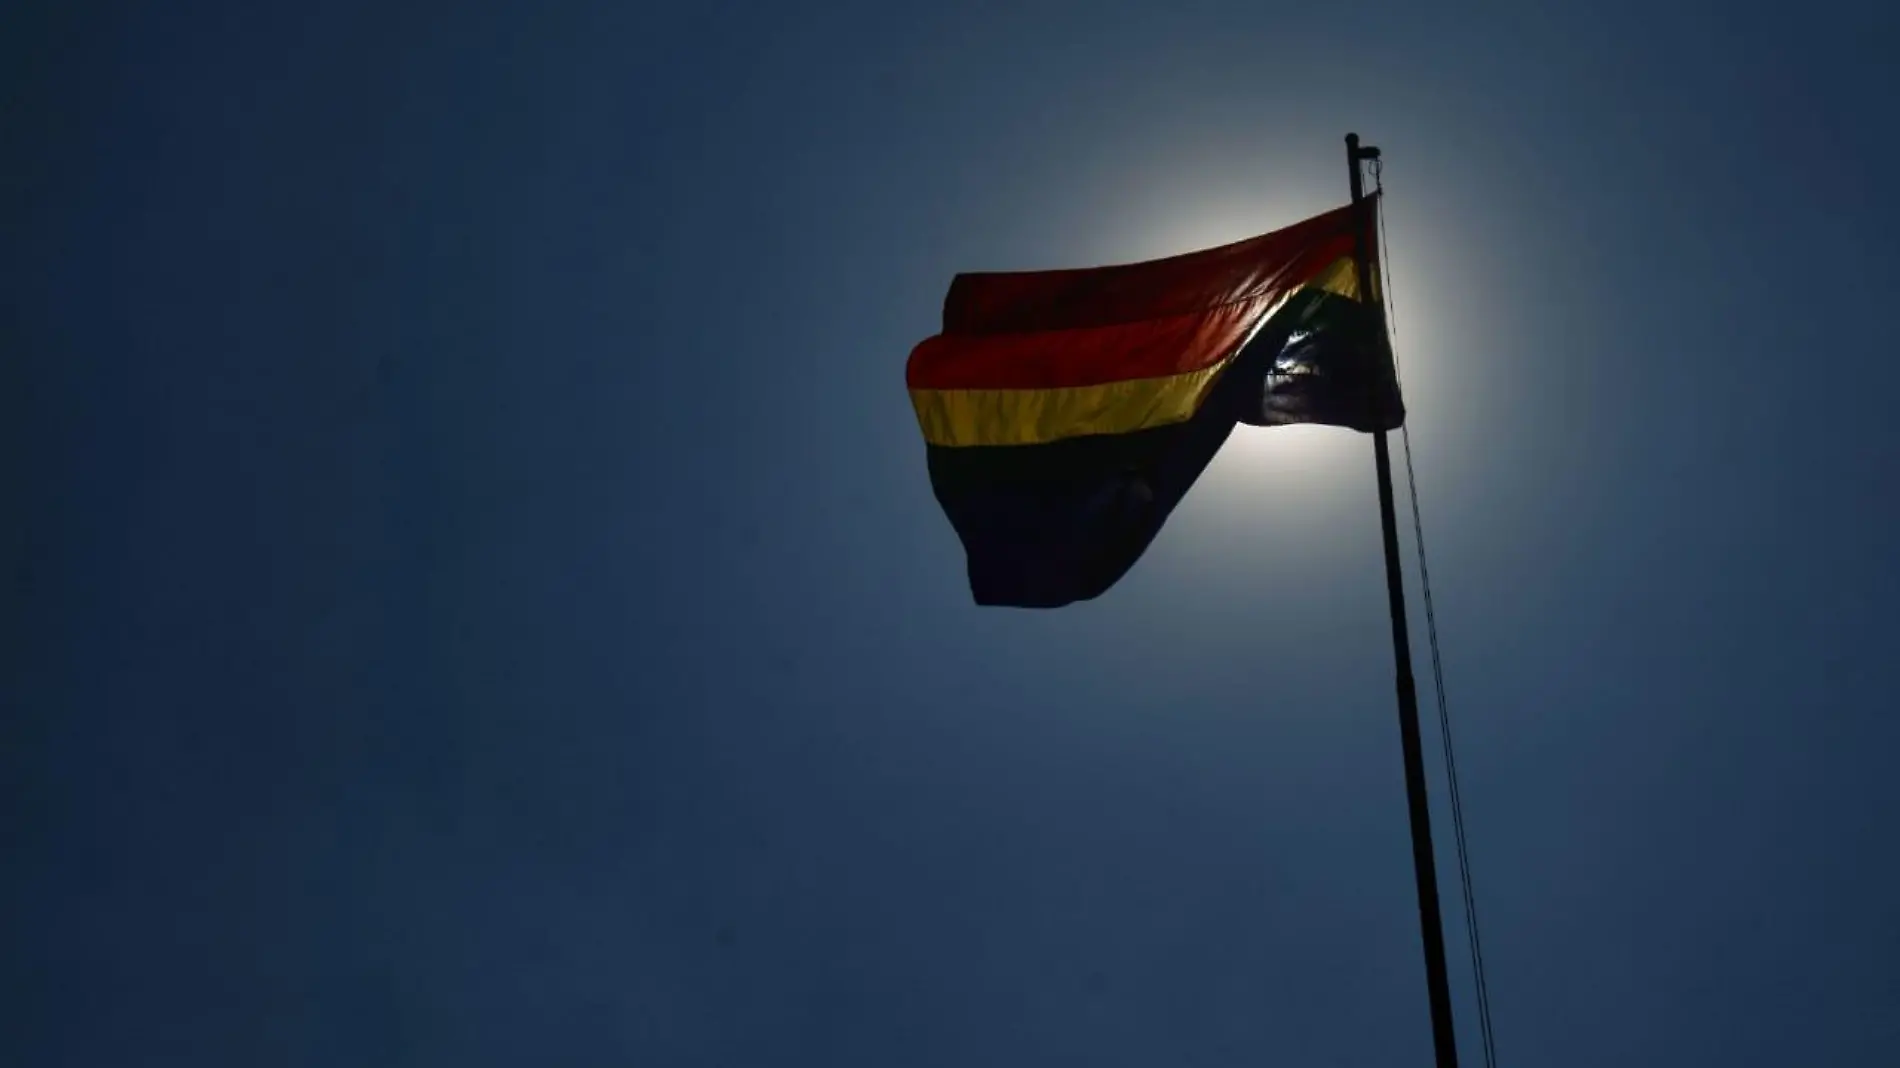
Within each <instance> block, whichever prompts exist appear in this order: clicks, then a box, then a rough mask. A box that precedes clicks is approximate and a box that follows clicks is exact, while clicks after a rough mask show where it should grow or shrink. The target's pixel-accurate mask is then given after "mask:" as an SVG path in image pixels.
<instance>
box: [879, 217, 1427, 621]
mask: <svg viewBox="0 0 1900 1068" xmlns="http://www.w3.org/2000/svg"><path fill="white" fill-rule="evenodd" d="M1364 210H1365V211H1366V212H1367V213H1370V212H1372V211H1374V210H1376V201H1371V202H1367V203H1366V204H1365V205H1364ZM1366 217H1367V218H1368V219H1369V218H1370V214H1368V215H1367V216H1366ZM1360 221H1361V216H1360V214H1359V211H1358V210H1356V209H1355V208H1353V207H1351V206H1347V207H1343V208H1339V209H1337V210H1334V211H1330V212H1327V213H1326V214H1324V215H1318V216H1315V217H1313V218H1311V219H1307V220H1305V221H1304V222H1299V223H1296V224H1294V225H1292V226H1289V227H1286V228H1285V229H1282V230H1276V231H1274V232H1272V233H1269V234H1265V235H1262V236H1260V237H1255V238H1250V239H1248V240H1244V241H1238V242H1235V243H1233V244H1230V245H1224V246H1221V247H1219V248H1213V249H1207V250H1204V251H1200V252H1192V253H1188V254H1186V255H1181V256H1173V257H1170V258H1167V259H1160V260H1151V261H1148V262H1144V263H1132V264H1122V265H1117V266H1110V267H1092V268H1083V269H1076V270H1054V271H1034V272H1011V273H978V274H960V275H958V276H957V277H956V278H955V279H954V280H953V281H952V282H951V285H950V291H949V294H948V295H947V296H946V297H945V298H944V309H943V329H942V331H941V332H940V333H938V334H936V335H934V336H932V337H930V338H927V339H925V340H924V341H923V342H921V343H920V344H918V345H917V347H916V348H915V349H913V350H912V352H911V354H910V360H909V363H908V365H907V367H906V374H905V377H906V382H907V385H908V387H909V390H910V399H911V405H912V407H913V408H914V409H915V410H916V414H917V424H918V426H919V428H920V429H921V430H922V431H923V437H924V443H925V452H926V456H927V460H928V466H929V470H930V482H931V487H932V489H933V490H934V492H935V494H936V497H937V501H938V503H939V504H940V505H942V507H943V510H944V513H945V515H946V516H947V517H948V518H949V520H950V524H951V526H952V527H953V528H954V529H955V531H956V533H957V536H958V538H959V539H960V540H961V541H962V543H963V548H964V554H965V557H966V559H967V564H968V570H969V582H970V592H971V594H972V596H973V597H974V598H975V600H976V602H977V603H978V604H983V605H1007V606H1014V607H1023V608H1053V607H1058V606H1061V605H1065V604H1070V603H1073V602H1075V601H1081V600H1088V599H1090V598H1094V597H1096V596H1099V595H1100V594H1102V593H1103V592H1104V591H1106V590H1107V589H1108V588H1109V587H1111V586H1113V585H1114V584H1115V583H1116V582H1117V581H1118V580H1119V579H1120V578H1121V577H1122V575H1124V574H1126V573H1127V571H1128V569H1129V568H1130V567H1132V566H1133V565H1134V563H1135V561H1136V560H1138V559H1140V557H1141V555H1142V553H1143V552H1145V551H1146V549H1147V547H1148V544H1149V543H1150V542H1151V541H1153V539H1154V537H1155V535H1156V534H1157V533H1158V532H1159V531H1160V529H1161V526H1162V524H1163V523H1164V522H1166V520H1167V517H1168V515H1169V514H1170V513H1171V512H1172V511H1173V510H1174V507H1175V505H1176V504H1178V503H1180V501H1181V498H1182V497H1183V496H1184V495H1185V494H1186V493H1187V491H1188V489H1189V488H1190V487H1191V486H1193V484H1194V481H1195V479H1197V478H1198V477H1199V476H1200V474H1201V471H1202V470H1203V469H1205V468H1206V466H1207V464H1208V463H1209V461H1211V460H1212V459H1213V458H1214V454H1215V453H1216V452H1218V451H1219V449H1220V447H1221V445H1222V444H1223V443H1224V442H1225V441H1226V440H1227V435H1228V434H1229V433H1230V432H1232V430H1233V428H1234V426H1235V425H1236V424H1238V423H1247V424H1251V425H1254V426H1283V425H1288V424H1294V423H1320V424H1328V425H1333V426H1342V427H1349V428H1352V429H1355V430H1360V431H1366V432H1371V431H1375V430H1389V429H1392V428H1395V427H1397V426H1398V425H1400V423H1401V422H1402V421H1403V419H1404V410H1403V405H1402V403H1401V401H1400V399H1399V395H1398V388H1397V385H1396V381H1395V377H1394V375H1393V372H1392V362H1391V354H1390V350H1389V349H1388V348H1387V346H1386V343H1385V338H1384V336H1383V330H1382V329H1381V328H1380V321H1379V319H1378V318H1377V315H1376V309H1375V307H1374V306H1373V304H1372V303H1369V302H1364V301H1361V299H1360V293H1359V285H1358V276H1357V272H1356V270H1355V261H1354V251H1355V248H1356V244H1357V242H1356V240H1355V234H1356V232H1357V228H1358V227H1359V225H1360ZM1373 277H1374V279H1375V281H1374V283H1373V284H1374V288H1375V291H1376V287H1377V282H1376V277H1377V275H1376V273H1375V274H1374V275H1373Z"/></svg>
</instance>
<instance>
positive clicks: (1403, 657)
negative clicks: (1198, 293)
mask: <svg viewBox="0 0 1900 1068" xmlns="http://www.w3.org/2000/svg"><path fill="white" fill-rule="evenodd" d="M1378 158H1379V150H1378V149H1376V148H1373V147H1372V146H1370V145H1367V146H1366V147H1364V148H1361V147H1359V135H1358V134H1347V135H1346V166H1347V169H1348V170H1349V171H1350V172H1351V174H1352V204H1353V208H1354V210H1355V214H1356V215H1357V219H1358V222H1357V225H1356V227H1355V229H1354V249H1353V252H1354V255H1353V261H1354V264H1355V266H1356V268H1357V271H1358V276H1359V277H1358V280H1359V299H1360V300H1362V301H1365V302H1366V303H1367V304H1368V305H1369V306H1370V307H1372V308H1374V309H1377V313H1376V314H1377V322H1378V326H1379V333H1380V336H1381V337H1383V336H1384V334H1385V314H1384V299H1383V294H1382V293H1374V292H1373V288H1372V278H1371V275H1372V272H1371V271H1370V270H1369V269H1368V266H1367V265H1368V264H1369V263H1370V262H1371V260H1372V254H1373V253H1372V250H1373V235H1372V227H1371V225H1370V223H1371V218H1372V214H1371V212H1369V211H1368V210H1366V205H1365V198H1366V189H1365V182H1364V180H1363V179H1362V178H1361V177H1360V173H1359V165H1360V164H1361V163H1362V162H1364V161H1365V160H1371V159H1378ZM1372 459H1373V462H1374V464H1375V466H1376V467H1377V468H1378V474H1379V525H1380V527H1381V529H1382V530H1383V532H1384V534H1385V593H1386V600H1387V602H1388V603H1389V607H1390V608H1391V610H1392V655H1393V657H1394V659H1396V660H1397V666H1398V689H1399V741H1400V744H1401V746H1402V748H1403V749H1404V750H1405V803H1406V808H1407V809H1409V810H1410V811H1411V815H1412V869H1413V871H1414V873H1415V874H1416V875H1417V877H1418V923H1419V930H1420V933H1421V934H1423V935H1424V939H1425V988H1426V991H1427V993H1428V994H1429V995H1430V997H1431V1009H1432V1046H1433V1048H1434V1049H1435V1050H1436V1051H1437V1053H1438V1068H1457V1065H1458V1040H1457V1038H1456V1036H1455V1035H1454V1034H1453V1031H1452V1018H1451V980H1450V979H1449V978H1448V977H1447V975H1446V973H1445V928H1444V922H1443V921H1442V920H1441V919H1440V918H1439V913H1438V865H1437V863H1436V861H1435V860H1434V858H1433V855H1432V815H1431V808H1430V805H1429V803H1428V798H1429V795H1428V794H1427V793H1426V790H1425V748H1424V744H1423V743H1422V742H1421V741H1420V740H1419V733H1418V688H1417V686H1416V685H1415V684H1414V683H1413V681H1412V641H1411V638H1410V637H1409V635H1408V633H1407V629H1406V626H1405V575H1404V573H1403V572H1402V571H1401V570H1400V568H1399V517H1398V508H1397V506H1396V505H1394V504H1393V500H1392V452H1391V449H1390V447H1389V446H1388V445H1387V444H1386V439H1385V431H1383V430H1378V431H1374V432H1373V435H1372Z"/></svg>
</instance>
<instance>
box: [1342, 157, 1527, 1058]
mask: <svg viewBox="0 0 1900 1068" xmlns="http://www.w3.org/2000/svg"><path fill="white" fill-rule="evenodd" d="M1371 164H1372V188H1373V191H1374V192H1375V193H1378V194H1381V196H1380V198H1379V199H1380V207H1381V210H1380V211H1379V213H1378V216H1379V268H1380V272H1381V273H1382V275H1383V276H1384V277H1383V280H1382V282H1383V284H1381V285H1380V286H1379V299H1380V301H1381V302H1382V303H1383V305H1384V310H1385V318H1386V328H1387V330H1388V331H1390V334H1391V336H1392V338H1393V339H1394V340H1396V339H1397V337H1398V333H1399V329H1398V320H1397V313H1396V310H1395V307H1396V306H1395V303H1394V301H1393V299H1392V274H1391V269H1390V263H1391V260H1390V259H1389V258H1388V257H1387V255H1386V250H1387V245H1386V237H1385V211H1384V210H1383V208H1384V203H1385V198H1384V196H1383V193H1384V192H1385V184H1384V182H1383V180H1382V174H1381V172H1382V171H1384V169H1385V166H1384V162H1383V161H1382V160H1380V159H1378V158H1374V159H1373V160H1372V161H1371ZM1395 347H1396V346H1395ZM1392 362H1393V370H1394V373H1395V374H1396V373H1397V369H1398V356H1397V353H1396V352H1395V353H1394V354H1393V361H1392ZM1400 389H1401V391H1403V389H1404V381H1403V377H1402V376H1401V378H1400ZM1399 440H1400V443H1401V444H1402V445H1403V446H1404V447H1405V484H1406V488H1407V490H1408V491H1409V492H1410V494H1411V498H1412V534H1413V538H1414V544H1415V545H1416V546H1417V547H1418V574H1419V581H1420V583H1421V585H1422V586H1423V592H1424V595H1425V632H1426V635H1427V636H1428V640H1429V641H1430V644H1431V650H1432V685H1433V687H1434V689H1435V692H1436V696H1437V700H1438V728H1439V737H1440V739H1441V740H1442V741H1443V743H1444V751H1445V781H1446V782H1448V783H1450V785H1451V827H1452V839H1453V841H1454V842H1455V843H1456V844H1457V849H1458V883H1459V888H1460V890H1461V893H1462V896H1463V898H1464V906H1465V935H1466V941H1467V942H1468V944H1469V946H1470V949H1471V972H1472V978H1473V982H1474V984H1475V986H1476V988H1477V1003H1478V1034H1479V1037H1480V1038H1481V1039H1482V1040H1483V1043H1484V1063H1485V1066H1486V1068H1497V1042H1496V1039H1495V1038H1494V1037H1493V1035H1492V1031H1491V991H1490V987H1489V986H1488V985H1487V984H1486V982H1485V976H1484V949H1483V947H1482V945H1481V943H1480V941H1479V938H1478V901H1477V895H1476V893H1475V892H1474V890H1473V888H1472V881H1471V859H1470V850H1469V848H1468V846H1467V845H1466V840H1465V809H1464V799H1463V797H1462V795H1461V794H1460V792H1459V789H1458V758H1457V756H1456V754H1455V752H1454V749H1453V746H1452V737H1451V708H1450V706H1449V705H1448V704H1447V702H1446V700H1445V667H1444V658H1443V657H1442V656H1441V655H1440V653H1439V647H1438V617H1437V613H1436V612H1435V611H1434V610H1433V606H1432V579H1431V570H1430V568H1429V567H1428V566H1427V564H1426V556H1425V523H1424V520H1423V518H1422V517H1421V515H1420V512H1419V507H1418V477H1417V475H1416V474H1415V473H1414V471H1413V468H1412V428H1411V423H1410V421H1409V420H1408V421H1407V422H1406V423H1404V424H1403V425H1401V426H1400V427H1399Z"/></svg>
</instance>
